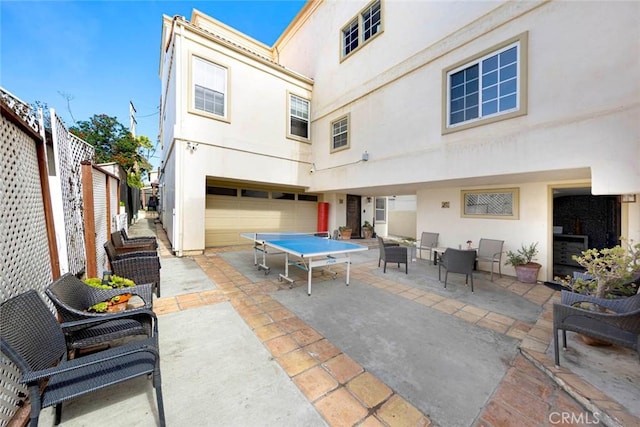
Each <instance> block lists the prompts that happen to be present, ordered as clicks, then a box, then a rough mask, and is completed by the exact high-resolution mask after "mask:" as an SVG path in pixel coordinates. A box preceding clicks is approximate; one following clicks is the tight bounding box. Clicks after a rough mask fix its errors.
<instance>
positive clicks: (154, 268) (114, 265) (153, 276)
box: [104, 241, 160, 298]
mask: <svg viewBox="0 0 640 427" xmlns="http://www.w3.org/2000/svg"><path fill="white" fill-rule="evenodd" d="M104 249H105V252H106V253H107V257H108V258H109V264H111V271H112V272H113V274H115V275H117V276H121V277H126V278H127V279H131V280H133V281H134V282H136V283H151V284H153V287H154V291H155V293H156V296H157V297H158V298H160V258H159V257H158V253H157V252H155V251H153V252H150V251H144V252H129V253H126V254H118V253H117V252H116V250H115V248H114V246H113V243H111V241H107V242H106V243H105V244H104Z"/></svg>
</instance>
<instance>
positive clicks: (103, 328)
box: [45, 273, 153, 357]
mask: <svg viewBox="0 0 640 427" xmlns="http://www.w3.org/2000/svg"><path fill="white" fill-rule="evenodd" d="M45 293H46V294H47V296H48V297H49V299H50V300H51V302H53V305H54V306H55V307H56V310H57V311H58V315H59V316H60V318H61V319H62V321H63V322H73V321H76V320H84V319H102V320H103V322H101V323H99V324H97V325H93V326H87V325H83V327H77V328H67V329H66V330H65V337H66V340H67V348H68V349H69V351H70V352H71V355H72V357H74V356H75V354H77V352H78V351H79V350H82V349H85V348H88V347H94V346H96V345H101V344H110V343H112V342H113V341H115V340H118V339H120V338H124V337H129V336H137V335H144V336H147V337H150V336H151V335H152V328H153V322H152V320H153V319H150V318H149V316H148V315H146V314H145V313H141V314H140V313H138V312H140V311H141V310H151V309H152V308H153V299H152V298H153V297H152V295H151V293H152V285H151V284H139V285H137V286H133V287H129V288H120V289H97V288H93V287H90V286H87V285H86V284H84V283H83V282H82V280H80V279H78V278H77V277H76V276H74V275H72V274H71V273H66V274H64V275H63V276H61V277H59V278H58V279H57V280H55V281H54V282H53V283H52V284H51V285H49V286H48V287H47V289H46V290H45ZM124 294H132V295H137V296H138V297H140V299H141V300H142V304H141V305H140V306H139V307H136V308H134V309H129V310H127V311H126V313H127V314H129V316H128V317H119V318H118V319H115V320H108V319H109V318H111V317H112V315H113V313H92V312H88V311H87V308H89V307H91V306H92V305H94V304H96V303H99V302H102V301H106V300H108V299H111V298H113V297H115V296H118V295H124Z"/></svg>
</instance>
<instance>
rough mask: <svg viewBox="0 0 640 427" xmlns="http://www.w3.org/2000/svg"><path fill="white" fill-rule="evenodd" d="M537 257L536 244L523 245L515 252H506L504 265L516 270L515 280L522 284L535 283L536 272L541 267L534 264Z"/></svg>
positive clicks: (536, 279)
mask: <svg viewBox="0 0 640 427" xmlns="http://www.w3.org/2000/svg"><path fill="white" fill-rule="evenodd" d="M536 255H538V242H535V243H531V244H529V245H525V244H524V243H523V244H522V246H521V247H520V249H518V250H517V251H516V252H513V251H507V253H506V256H507V260H506V261H505V265H511V266H513V268H515V270H516V278H517V279H518V281H519V282H522V283H536V282H537V281H538V272H539V271H540V268H541V267H542V265H540V264H538V263H537V262H534V261H533V260H534V259H535V256H536Z"/></svg>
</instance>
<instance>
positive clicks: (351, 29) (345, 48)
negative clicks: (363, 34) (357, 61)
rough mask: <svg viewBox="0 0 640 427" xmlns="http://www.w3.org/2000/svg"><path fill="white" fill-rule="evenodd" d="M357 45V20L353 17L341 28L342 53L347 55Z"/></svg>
mask: <svg viewBox="0 0 640 427" xmlns="http://www.w3.org/2000/svg"><path fill="white" fill-rule="evenodd" d="M357 47H358V20H357V19H354V20H353V21H352V22H351V23H350V24H349V25H347V27H346V28H345V29H343V30H342V55H343V56H347V55H348V54H350V53H351V51H353V50H354V49H355V48H357Z"/></svg>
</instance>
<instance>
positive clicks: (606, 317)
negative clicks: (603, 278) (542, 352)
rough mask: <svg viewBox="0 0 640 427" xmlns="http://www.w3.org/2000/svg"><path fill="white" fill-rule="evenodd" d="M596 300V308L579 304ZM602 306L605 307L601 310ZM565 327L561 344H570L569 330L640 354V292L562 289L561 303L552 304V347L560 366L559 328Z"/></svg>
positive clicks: (557, 363) (594, 302) (564, 345)
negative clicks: (604, 294) (615, 295)
mask: <svg viewBox="0 0 640 427" xmlns="http://www.w3.org/2000/svg"><path fill="white" fill-rule="evenodd" d="M580 303H592V304H596V307H595V309H594V310H587V309H583V308H580V307H576V304H580ZM599 308H602V310H603V311H600V310H599ZM559 330H562V348H563V349H565V350H566V348H567V331H573V332H578V333H581V334H584V335H587V336H589V337H592V338H597V339H601V340H603V341H606V342H610V343H612V344H617V345H621V346H623V347H628V348H631V349H634V350H635V351H637V352H638V354H639V355H640V294H636V295H634V296H632V297H627V298H619V299H608V298H596V297H593V296H590V295H584V294H579V293H575V292H569V291H562V292H561V294H560V303H559V304H558V303H554V304H553V350H554V354H555V361H556V366H560V353H559V351H558V347H559V344H558V331H559Z"/></svg>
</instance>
